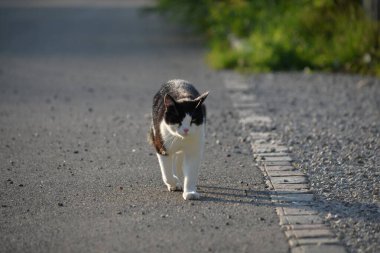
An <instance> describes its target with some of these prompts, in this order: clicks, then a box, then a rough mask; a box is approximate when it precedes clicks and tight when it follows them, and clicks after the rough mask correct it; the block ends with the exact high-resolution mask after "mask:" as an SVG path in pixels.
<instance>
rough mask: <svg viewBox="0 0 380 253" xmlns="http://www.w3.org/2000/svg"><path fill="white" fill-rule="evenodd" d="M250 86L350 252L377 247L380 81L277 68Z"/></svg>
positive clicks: (254, 79) (379, 248) (379, 229)
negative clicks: (285, 71) (290, 71)
mask: <svg viewBox="0 0 380 253" xmlns="http://www.w3.org/2000/svg"><path fill="white" fill-rule="evenodd" d="M250 85H251V88H252V92H253V93H254V94H255V96H256V99H257V102H259V104H261V105H262V111H260V112H258V113H262V114H263V115H267V116H270V117H271V118H272V119H273V120H274V124H275V125H274V131H275V132H277V133H278V134H280V136H281V138H282V140H283V141H284V142H285V143H286V144H287V145H288V146H289V148H290V149H291V150H292V154H291V156H292V158H293V159H294V160H295V163H294V165H295V166H296V167H298V168H300V170H302V171H303V172H305V173H306V174H307V175H308V176H309V179H310V185H311V187H312V189H313V191H314V192H315V194H316V197H317V200H319V203H320V212H321V214H322V216H324V217H325V220H326V221H327V223H328V224H330V226H331V227H332V228H333V230H334V231H335V232H336V234H337V235H338V236H339V238H340V239H341V240H342V242H343V243H344V244H345V245H346V247H347V249H348V251H349V252H380V196H379V191H380V190H379V189H380V81H379V80H378V79H375V78H369V77H361V76H349V75H342V74H303V73H276V74H262V75H255V76H253V77H252V78H251V79H250Z"/></svg>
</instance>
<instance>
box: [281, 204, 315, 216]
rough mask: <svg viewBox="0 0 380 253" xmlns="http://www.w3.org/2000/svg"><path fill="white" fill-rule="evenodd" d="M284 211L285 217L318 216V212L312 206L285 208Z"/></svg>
mask: <svg viewBox="0 0 380 253" xmlns="http://www.w3.org/2000/svg"><path fill="white" fill-rule="evenodd" d="M282 211H283V212H284V214H285V215H311V214H318V212H317V211H316V210H315V209H314V208H313V207H311V206H295V207H283V208H282Z"/></svg>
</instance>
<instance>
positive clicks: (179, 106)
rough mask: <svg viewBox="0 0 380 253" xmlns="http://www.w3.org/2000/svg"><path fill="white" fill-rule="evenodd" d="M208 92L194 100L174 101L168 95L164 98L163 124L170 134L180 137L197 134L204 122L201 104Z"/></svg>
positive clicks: (203, 111)
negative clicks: (166, 126)
mask: <svg viewBox="0 0 380 253" xmlns="http://www.w3.org/2000/svg"><path fill="white" fill-rule="evenodd" d="M207 95H208V92H205V93H203V94H202V95H200V96H198V97H197V98H195V99H180V100H178V101H176V100H175V99H173V98H172V97H171V96H170V95H169V94H167V95H166V96H165V97H164V104H165V108H166V110H165V115H164V120H165V123H166V124H167V125H168V126H169V128H170V130H171V132H172V133H173V134H175V135H178V136H180V137H183V138H185V137H187V136H191V135H193V134H194V133H196V132H198V131H199V129H200V127H201V125H202V124H203V123H204V120H205V116H206V115H205V113H206V112H205V108H204V106H203V102H204V101H205V99H206V98H207Z"/></svg>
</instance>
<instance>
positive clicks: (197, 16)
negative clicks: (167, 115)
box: [157, 0, 380, 76]
mask: <svg viewBox="0 0 380 253" xmlns="http://www.w3.org/2000/svg"><path fill="white" fill-rule="evenodd" d="M157 9H158V10H159V11H161V12H162V13H165V14H166V15H167V16H168V17H169V18H171V19H173V20H174V21H176V22H182V23H184V24H186V25H191V26H192V27H193V28H194V29H195V31H197V32H201V33H202V34H205V35H206V37H207V40H208V41H209V45H210V52H209V54H208V60H209V62H210V64H211V65H212V66H213V67H215V68H217V69H224V68H234V69H238V70H242V71H247V72H265V71H272V70H275V71H276V70H303V69H307V70H309V69H310V70H323V71H344V72H351V73H360V74H372V75H377V76H380V61H379V60H380V32H379V27H380V26H379V22H375V21H373V20H370V19H369V18H368V17H367V16H366V15H365V13H364V11H363V9H362V6H361V1H360V0H157Z"/></svg>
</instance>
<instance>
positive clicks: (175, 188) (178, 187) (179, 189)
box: [168, 184, 182, 192]
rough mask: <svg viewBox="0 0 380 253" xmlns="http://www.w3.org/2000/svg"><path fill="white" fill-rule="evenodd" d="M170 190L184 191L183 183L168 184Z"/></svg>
mask: <svg viewBox="0 0 380 253" xmlns="http://www.w3.org/2000/svg"><path fill="white" fill-rule="evenodd" d="M168 190H169V191H170V192H175V191H182V185H181V184H176V185H168Z"/></svg>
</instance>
